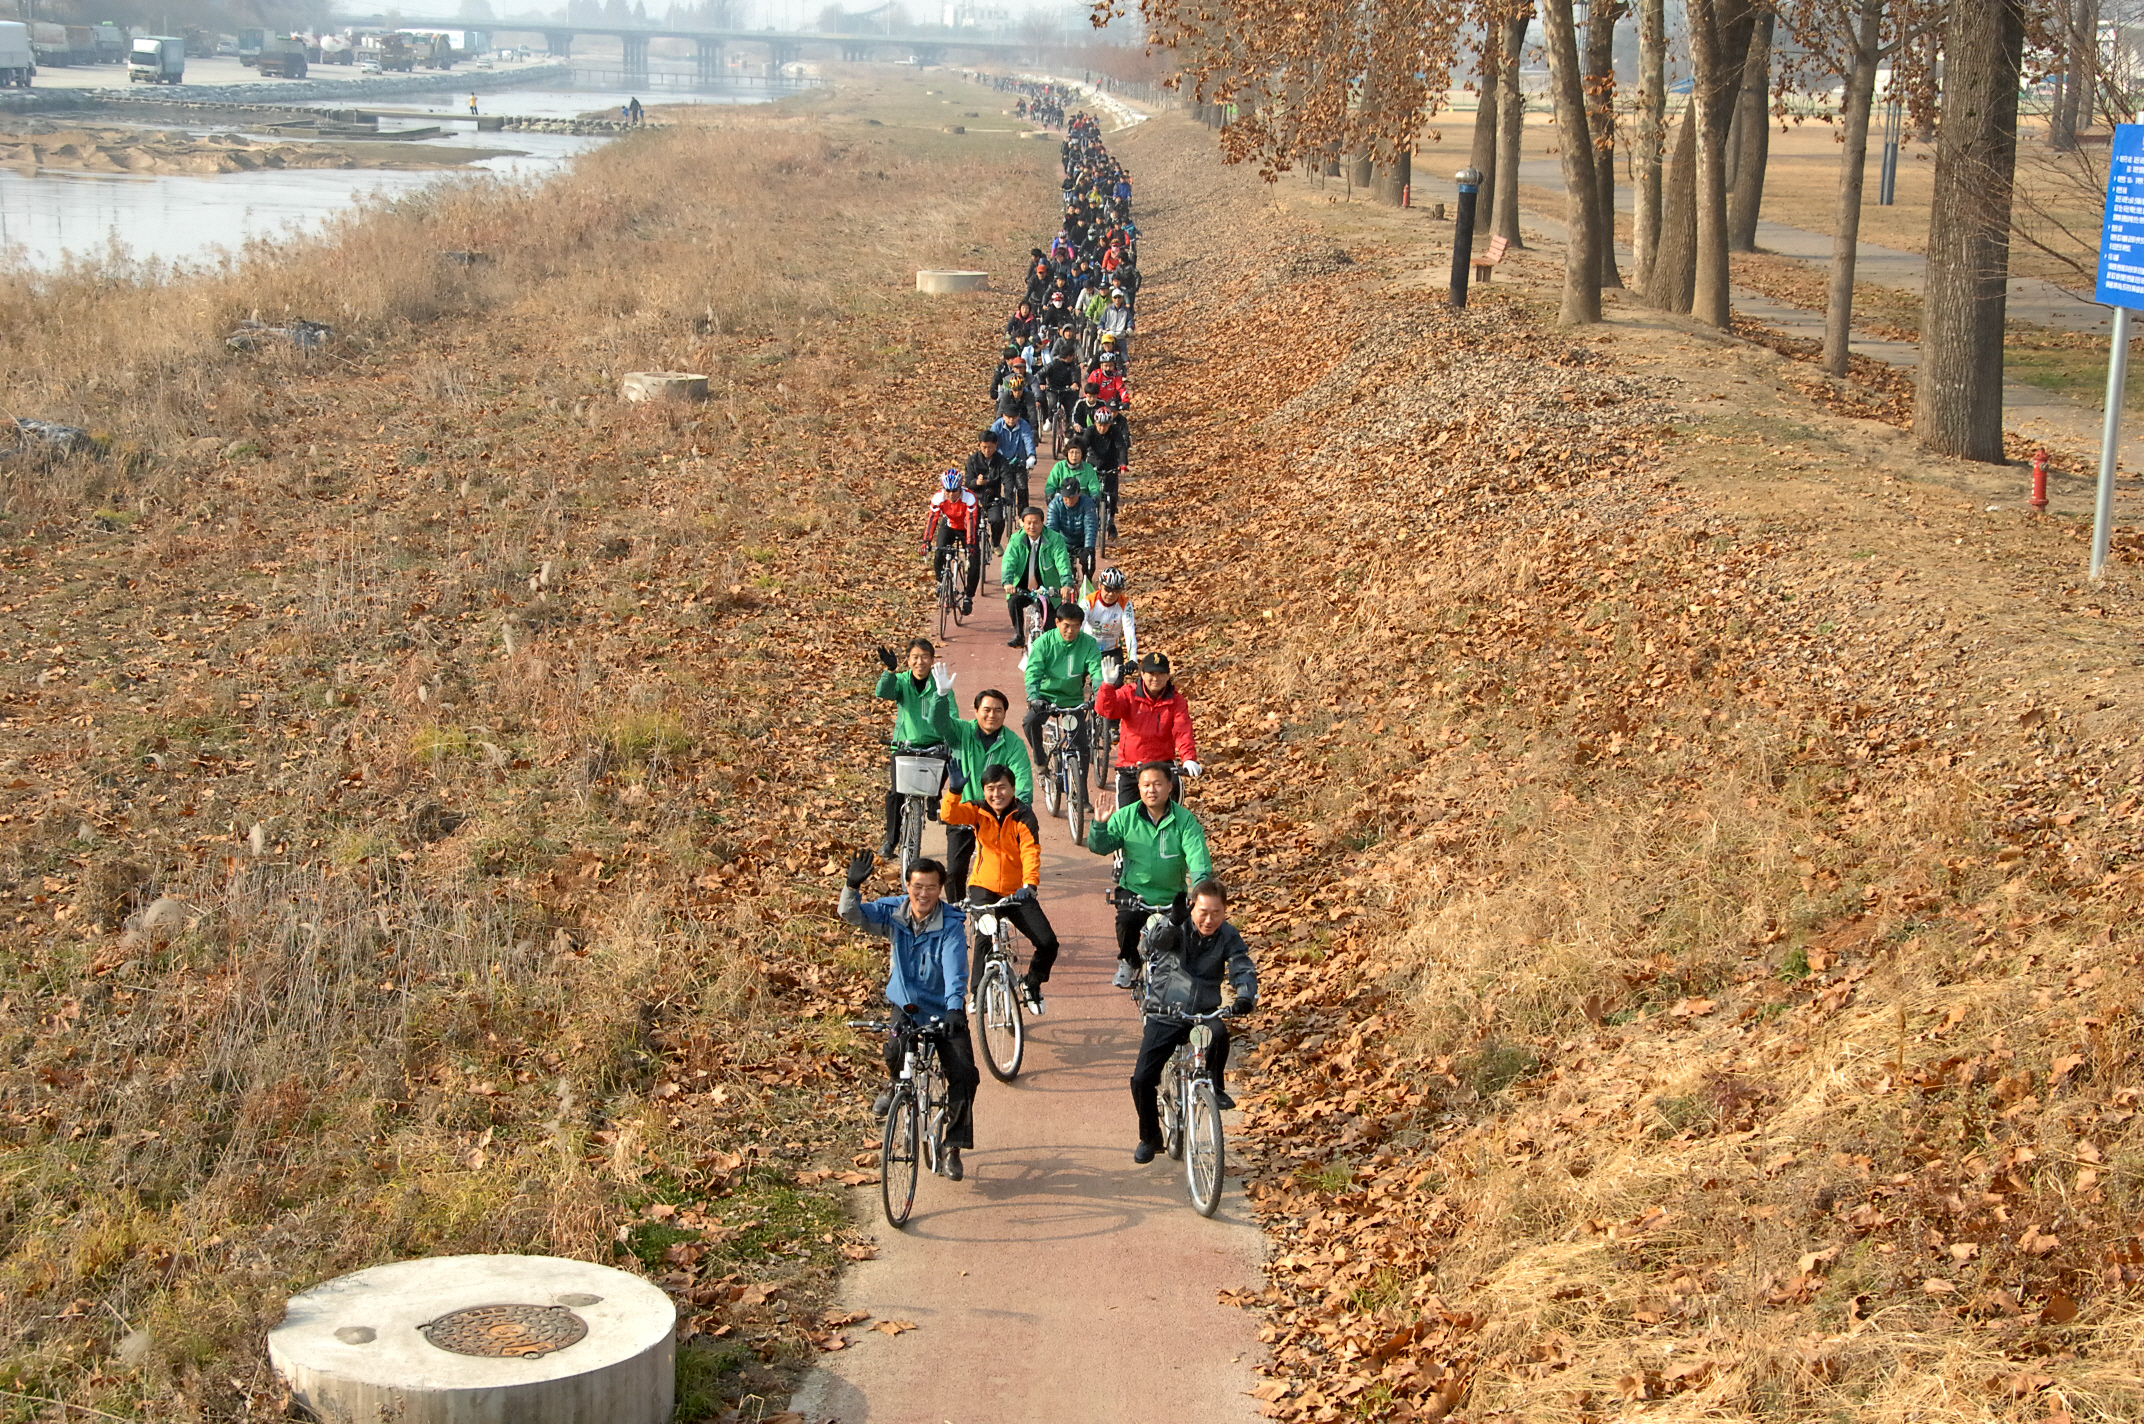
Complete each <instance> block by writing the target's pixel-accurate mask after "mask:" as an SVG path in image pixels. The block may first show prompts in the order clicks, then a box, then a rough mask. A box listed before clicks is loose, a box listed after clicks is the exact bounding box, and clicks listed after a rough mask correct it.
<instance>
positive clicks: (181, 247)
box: [0, 84, 785, 271]
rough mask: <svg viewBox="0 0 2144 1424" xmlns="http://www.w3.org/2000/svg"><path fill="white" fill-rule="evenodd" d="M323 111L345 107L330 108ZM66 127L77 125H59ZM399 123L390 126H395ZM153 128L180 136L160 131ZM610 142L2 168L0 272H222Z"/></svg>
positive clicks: (509, 102) (665, 92)
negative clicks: (219, 268)
mask: <svg viewBox="0 0 2144 1424" xmlns="http://www.w3.org/2000/svg"><path fill="white" fill-rule="evenodd" d="M783 92H785V91H783V90H781V89H775V90H772V91H770V90H768V89H766V88H763V87H761V88H747V87H737V88H729V87H719V88H713V89H708V90H704V91H699V92H680V91H678V90H676V89H669V88H665V89H661V90H653V91H649V92H648V94H647V95H646V97H645V98H644V99H643V100H642V102H644V103H645V102H648V101H649V100H654V101H655V102H658V103H663V104H683V103H704V104H749V103H765V102H767V101H769V100H771V99H776V98H779V97H781V95H782V93H783ZM624 97H625V96H623V95H621V94H620V92H619V91H617V90H615V89H612V88H610V87H608V86H607V85H606V86H604V87H600V88H598V87H593V86H590V87H586V88H584V87H581V86H580V85H579V84H576V85H574V86H573V87H571V88H568V87H565V86H563V85H561V86H559V87H555V88H541V89H535V88H532V89H508V90H501V91H498V92H496V93H487V94H483V95H481V96H480V97H479V100H478V103H479V106H480V108H481V109H482V111H483V112H484V113H487V114H510V115H519V116H523V117H529V118H571V117H574V116H576V115H580V114H587V113H597V112H602V111H605V110H610V111H612V112H615V107H614V106H615V105H617V104H620V103H623V102H624ZM317 107H323V108H331V107H347V103H344V104H342V105H338V104H336V103H335V102H334V101H326V100H324V101H320V102H319V104H318V105H317ZM377 107H379V108H381V109H387V110H405V111H418V110H422V111H424V112H427V113H437V114H440V115H447V114H466V113H467V111H468V96H467V94H466V93H457V92H455V91H449V90H442V91H440V92H438V93H433V94H407V95H399V96H397V97H395V98H392V99H387V100H383V101H381V102H380V103H379V104H378V105H377ZM53 117H54V119H55V121H57V122H65V121H67V120H68V119H73V118H76V117H77V116H76V115H73V114H68V115H64V116H60V115H55V116H53ZM78 117H79V121H80V122H83V123H88V124H98V125H111V124H116V123H120V122H122V120H121V119H120V118H119V117H118V116H117V115H115V114H110V113H105V114H94V115H92V114H81V115H79V116H78ZM397 126H398V125H397V122H396V121H395V120H393V119H389V120H388V121H387V122H386V123H385V124H384V125H383V127H386V128H390V129H392V128H394V127H397ZM151 127H155V128H159V129H167V130H168V129H172V128H177V127H182V125H175V124H170V123H161V124H156V125H152V126H151ZM183 127H188V128H191V129H193V130H194V131H196V132H202V133H207V132H247V130H245V129H244V128H243V127H241V126H237V125H233V124H229V123H225V124H219V125H215V126H213V128H211V127H208V126H202V125H183ZM603 142H606V140H604V139H600V138H582V137H575V136H572V135H568V134H547V133H487V134H483V135H481V136H480V135H477V134H475V133H473V132H471V131H470V130H469V128H468V127H466V126H462V125H457V126H455V127H453V128H450V129H449V130H448V131H447V132H446V133H444V134H442V135H441V136H440V137H439V138H437V139H430V140H412V141H411V146H412V147H422V146H425V145H427V144H431V145H440V146H446V147H452V148H469V147H484V148H498V149H512V150H514V152H513V153H511V154H508V155H503V156H500V157H496V158H489V159H484V160H482V161H480V162H477V163H473V164H466V165H461V166H458V167H455V168H448V169H427V170H423V171H419V172H396V171H392V170H381V169H337V168H311V169H282V170H278V171H274V172H263V173H226V174H211V175H201V174H154V175H150V174H144V175H138V176H137V175H133V174H109V173H77V172H66V171H60V170H50V169H47V170H43V171H40V172H38V173H36V174H34V175H25V174H22V173H18V172H14V171H11V170H5V169H0V262H5V263H11V264H19V265H24V266H28V267H31V268H34V269H38V270H42V271H51V270H56V269H58V268H61V267H63V266H65V265H67V264H68V263H70V262H82V261H97V260H101V259H104V258H108V257H122V256H123V257H125V258H129V259H132V260H135V261H151V262H157V263H179V264H199V263H212V262H215V261H218V260H220V259H221V258H222V257H223V256H225V255H226V254H230V253H235V252H238V251H240V250H242V249H243V248H244V247H245V246H246V245H247V244H249V243H253V242H264V241H275V240H277V239H281V238H288V237H293V236H300V235H303V234H304V233H306V232H309V231H313V230H315V229H317V228H319V227H320V226H321V225H322V224H324V223H325V222H327V221H328V219H330V218H331V217H333V216H334V215H335V214H337V213H340V212H344V211H346V210H347V209H349V208H350V207H351V205H352V204H353V203H355V202H357V201H358V200H359V199H361V198H362V197H365V196H366V195H372V194H377V195H381V196H386V197H392V196H395V195H397V194H402V193H408V192H412V191H415V190H416V189H419V188H422V187H424V186H426V185H427V184H431V183H438V182H442V181H446V182H452V181H454V180H455V179H456V178H457V177H459V176H461V175H465V174H471V173H481V174H492V175H496V176H501V177H511V178H535V177H541V176H543V175H544V174H546V173H552V172H556V171H557V170H558V169H560V168H561V167H563V166H564V165H565V164H566V163H567V162H568V161H569V160H571V159H572V158H573V157H574V156H575V155H576V154H580V153H585V152H587V151H588V150H589V149H591V148H593V147H595V146H596V145H598V144H600V143H603Z"/></svg>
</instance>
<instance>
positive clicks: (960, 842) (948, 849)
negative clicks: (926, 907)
mask: <svg viewBox="0 0 2144 1424" xmlns="http://www.w3.org/2000/svg"><path fill="white" fill-rule="evenodd" d="M1011 708H1012V699H1011V698H1009V697H1007V696H1006V695H1005V694H1004V693H1002V692H1000V691H998V690H997V689H996V688H994V687H986V688H984V689H983V690H982V691H981V692H978V693H976V694H975V720H974V721H972V722H971V721H968V720H966V719H964V718H961V717H958V716H951V715H949V716H948V717H947V719H946V722H947V726H946V739H945V740H946V746H947V747H948V748H949V749H950V750H951V751H952V753H953V765H954V766H956V767H958V768H959V770H960V778H961V784H962V785H964V786H965V787H966V788H967V799H968V800H969V801H971V802H973V801H980V800H981V799H982V794H983V778H984V776H985V775H986V774H987V773H988V771H989V769H990V768H991V767H993V766H1002V767H1006V768H1008V769H1009V770H1010V771H1011V772H1012V777H1013V789H1014V790H1015V791H1016V792H1017V793H1018V794H1019V799H1020V800H1022V801H1026V802H1029V803H1032V802H1033V801H1034V799H1035V775H1034V768H1033V765H1032V763H1030V762H1029V761H1028V757H1027V743H1025V742H1023V741H1021V740H1020V739H1019V737H1018V736H1016V735H1014V734H1013V733H1011V732H1009V731H1007V730H1006V729H1005V714H1006V713H1007V712H1008V711H1009V710H1011ZM974 857H975V833H974V831H972V830H970V829H968V828H967V827H964V826H956V825H954V824H953V823H952V822H950V821H949V822H947V823H946V828H945V863H946V875H947V880H946V893H947V894H948V895H951V896H952V897H953V898H954V899H955V900H961V899H965V898H966V897H967V893H968V865H969V862H970V861H972V860H973V859H974Z"/></svg>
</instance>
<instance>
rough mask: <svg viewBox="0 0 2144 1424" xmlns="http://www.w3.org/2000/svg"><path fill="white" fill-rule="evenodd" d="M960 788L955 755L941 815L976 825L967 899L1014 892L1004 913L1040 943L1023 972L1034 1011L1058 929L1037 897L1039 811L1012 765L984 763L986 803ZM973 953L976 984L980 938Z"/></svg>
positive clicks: (1053, 958)
mask: <svg viewBox="0 0 2144 1424" xmlns="http://www.w3.org/2000/svg"><path fill="white" fill-rule="evenodd" d="M960 792H961V785H960V763H959V762H958V761H955V762H954V763H953V764H952V767H951V774H950V775H949V776H948V778H947V785H946V789H945V797H944V799H943V800H942V801H941V802H940V803H939V806H938V815H939V818H940V819H941V820H943V821H944V822H945V823H946V824H947V825H948V826H972V827H974V828H975V865H974V867H973V868H972V869H971V870H969V872H968V903H969V904H971V905H984V904H989V903H990V902H992V901H994V900H1002V899H1006V898H1008V897H1009V898H1011V900H1012V903H1011V904H1010V905H1007V906H1006V907H1005V910H1004V913H1005V914H1006V916H1007V917H1008V918H1010V919H1011V920H1012V922H1013V923H1014V924H1015V925H1017V926H1019V928H1020V933H1022V934H1024V935H1026V936H1027V938H1028V941H1029V942H1030V943H1031V944H1033V945H1034V946H1035V952H1034V954H1032V955H1030V956H1029V957H1028V961H1027V972H1026V973H1025V974H1022V975H1021V976H1020V997H1021V999H1022V1000H1024V1001H1025V1002H1026V1004H1027V1011H1028V1012H1029V1013H1031V1014H1040V1013H1041V1012H1042V1011H1043V1002H1042V986H1043V985H1044V984H1046V983H1048V982H1049V979H1050V967H1051V966H1052V965H1054V964H1055V963H1056V962H1057V931H1056V930H1054V929H1052V928H1050V917H1049V916H1048V915H1045V914H1043V913H1042V906H1041V904H1040V903H1039V902H1037V900H1036V899H1035V891H1036V887H1038V886H1039V885H1041V883H1042V842H1041V839H1040V834H1039V828H1038V827H1037V826H1036V825H1035V813H1034V812H1033V811H1031V810H1029V809H1028V808H1027V807H1025V806H1023V805H1021V804H1020V800H1019V798H1018V796H1017V795H1016V794H1015V793H1014V786H1013V775H1012V768H1011V767H1009V766H1001V765H998V764H997V763H992V764H991V765H990V766H988V767H986V768H984V770H983V804H982V805H980V806H978V805H976V804H974V803H973V802H970V801H963V800H961V799H960ZM971 954H972V955H973V958H972V959H971V961H970V964H969V970H970V972H969V976H968V983H969V984H970V985H973V984H975V983H976V982H977V980H979V979H980V978H981V976H982V969H983V966H982V955H981V942H980V941H978V942H977V944H976V947H975V948H974V949H973V950H972V951H971Z"/></svg>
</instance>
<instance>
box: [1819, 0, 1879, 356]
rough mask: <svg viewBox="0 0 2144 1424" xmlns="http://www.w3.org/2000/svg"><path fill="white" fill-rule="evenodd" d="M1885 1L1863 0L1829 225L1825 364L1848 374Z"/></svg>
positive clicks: (1848, 77)
mask: <svg viewBox="0 0 2144 1424" xmlns="http://www.w3.org/2000/svg"><path fill="white" fill-rule="evenodd" d="M1883 9H1884V0H1861V4H1860V14H1859V16H1858V17H1857V18H1858V22H1857V24H1856V25H1855V28H1854V43H1853V49H1852V52H1851V57H1850V58H1849V60H1848V66H1847V71H1846V113H1845V115H1844V128H1845V134H1844V139H1845V145H1844V147H1843V149H1842V150H1841V152H1840V154H1839V215H1838V219H1837V221H1836V222H1835V224H1834V225H1833V228H1832V238H1831V290H1830V291H1829V292H1828V293H1827V294H1826V296H1825V300H1824V369H1825V370H1826V371H1829V372H1830V373H1831V374H1832V375H1834V376H1844V375H1845V374H1846V365H1847V357H1848V355H1849V354H1850V353H1851V349H1852V346H1853V339H1854V266H1855V262H1856V259H1857V258H1858V257H1859V255H1860V251H1861V195H1862V188H1863V183H1864V180H1865V179H1866V177H1867V174H1868V161H1869V116H1870V115H1871V114H1872V113H1873V112H1874V110H1875V108H1876V65H1877V63H1878V61H1879V60H1880V59H1881V58H1882V57H1883V52H1882V43H1883Z"/></svg>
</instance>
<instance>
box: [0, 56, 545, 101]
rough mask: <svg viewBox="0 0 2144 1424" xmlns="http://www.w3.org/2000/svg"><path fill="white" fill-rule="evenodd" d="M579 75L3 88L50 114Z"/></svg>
mask: <svg viewBox="0 0 2144 1424" xmlns="http://www.w3.org/2000/svg"><path fill="white" fill-rule="evenodd" d="M572 77H573V66H572V65H570V64H566V63H564V62H560V63H558V64H534V65H527V66H524V67H521V68H516V69H501V70H455V71H450V72H443V73H436V74H399V75H386V74H382V75H375V76H373V77H372V78H369V79H334V80H325V79H322V80H304V79H291V80H278V81H276V82H275V83H267V82H260V83H252V84H169V85H165V84H158V85H150V86H146V87H144V88H141V89H134V88H125V89H106V88H61V87H52V86H47V87H43V88H30V89H9V90H0V113H9V112H15V113H47V112H62V111H72V110H77V109H96V108H101V107H103V106H105V105H133V104H146V105H151V106H154V105H158V104H170V103H175V102H176V103H201V104H218V103H222V104H303V103H307V102H309V101H313V100H320V99H331V100H347V101H348V102H350V103H352V104H363V103H366V102H367V101H370V100H374V99H386V98H393V97H395V96H397V95H404V94H429V93H434V92H438V91H446V92H455V91H459V92H461V93H465V94H466V93H481V92H487V91H490V90H495V89H525V88H528V87H529V86H531V85H541V84H544V83H563V82H565V81H567V80H570V79H572Z"/></svg>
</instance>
